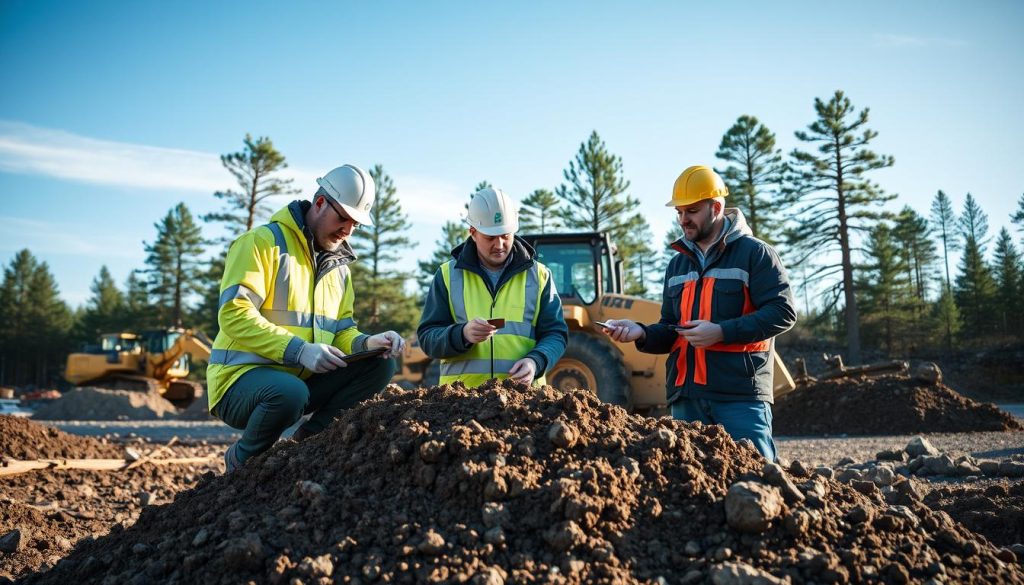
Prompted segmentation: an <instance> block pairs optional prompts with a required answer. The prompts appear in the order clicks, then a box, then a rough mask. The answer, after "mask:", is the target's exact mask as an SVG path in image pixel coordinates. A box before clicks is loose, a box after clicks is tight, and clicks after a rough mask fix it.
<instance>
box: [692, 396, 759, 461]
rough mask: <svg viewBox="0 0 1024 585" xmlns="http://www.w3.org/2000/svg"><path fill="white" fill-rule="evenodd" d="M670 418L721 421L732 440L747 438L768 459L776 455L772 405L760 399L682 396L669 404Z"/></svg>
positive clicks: (707, 421)
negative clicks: (708, 398)
mask: <svg viewBox="0 0 1024 585" xmlns="http://www.w3.org/2000/svg"><path fill="white" fill-rule="evenodd" d="M672 418H674V419H677V420H685V421H687V422H696V421H700V422H702V423H704V424H706V425H722V426H723V427H725V432H727V433H729V436H730V437H732V438H733V440H734V441H739V440H740V439H750V440H751V441H752V442H753V443H754V446H755V447H757V450H758V451H760V452H761V454H762V455H764V457H765V459H767V460H768V461H775V460H776V458H777V456H778V452H777V451H776V450H775V441H773V440H772V405H771V404H768V403H767V402H764V401H763V400H741V401H737V402H731V401H727V400H705V399H703V398H681V399H679V401H677V402H674V403H673V404H672Z"/></svg>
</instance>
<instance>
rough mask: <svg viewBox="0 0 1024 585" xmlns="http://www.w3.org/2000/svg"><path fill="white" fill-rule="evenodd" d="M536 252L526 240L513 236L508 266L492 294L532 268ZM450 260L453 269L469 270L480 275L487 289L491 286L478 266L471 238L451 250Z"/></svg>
mask: <svg viewBox="0 0 1024 585" xmlns="http://www.w3.org/2000/svg"><path fill="white" fill-rule="evenodd" d="M536 254H537V252H536V250H534V249H533V246H531V245H530V244H527V243H526V240H524V239H522V238H520V237H519V236H514V239H513V240H512V251H511V252H510V253H509V260H508V264H506V265H505V269H504V270H503V271H502V273H501V277H500V278H499V279H498V285H497V286H496V287H495V290H492V291H491V292H492V293H495V292H497V289H500V288H501V287H502V285H503V284H505V282H507V281H508V280H510V279H511V278H512V277H513V276H515V275H516V274H519V273H520V272H523V271H524V270H527V269H529V268H530V267H531V266H533V264H534V262H535V260H534V258H535V257H536ZM452 258H454V259H455V267H456V268H459V269H461V270H469V271H470V272H473V273H475V274H478V275H480V277H481V278H483V280H484V282H485V283H486V284H487V287H488V288H490V286H491V279H490V278H487V275H486V274H485V273H484V267H483V266H482V265H481V264H480V256H479V254H478V252H477V248H476V242H474V241H473V238H466V241H465V242H463V243H461V244H459V245H458V246H455V248H454V249H452Z"/></svg>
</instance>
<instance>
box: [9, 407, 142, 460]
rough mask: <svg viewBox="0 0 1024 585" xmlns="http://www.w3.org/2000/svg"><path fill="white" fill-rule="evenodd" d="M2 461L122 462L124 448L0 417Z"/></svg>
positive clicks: (25, 420) (13, 418)
mask: <svg viewBox="0 0 1024 585" xmlns="http://www.w3.org/2000/svg"><path fill="white" fill-rule="evenodd" d="M0 437H2V440H0V458H2V457H10V458H12V459H56V458H65V459H119V458H122V457H123V456H124V450H123V449H122V448H121V447H118V446H115V445H110V444H108V443H105V442H103V441H101V440H98V439H92V438H88V437H76V436H74V435H69V434H67V433H65V432H63V431H59V430H57V429H55V428H53V427H48V426H46V425H42V424H39V423H37V422H32V421H30V420H28V419H24V418H19V417H14V416H6V415H0Z"/></svg>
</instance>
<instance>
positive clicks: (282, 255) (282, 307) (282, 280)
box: [265, 222, 291, 311]
mask: <svg viewBox="0 0 1024 585" xmlns="http://www.w3.org/2000/svg"><path fill="white" fill-rule="evenodd" d="M265 227H267V228H268V229H270V231H271V233H273V234H274V245H275V246H277V250H278V252H277V254H278V257H277V278H276V279H275V280H274V302H273V304H272V305H271V308H272V309H274V310H275V311H287V310H288V292H289V289H290V288H291V286H290V285H291V262H290V261H289V258H288V256H289V254H288V241H287V240H285V238H284V232H283V231H281V226H280V225H278V224H277V223H274V222H271V223H268V224H267V225H266V226H265Z"/></svg>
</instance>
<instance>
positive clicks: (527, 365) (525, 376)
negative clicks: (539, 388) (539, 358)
mask: <svg viewBox="0 0 1024 585" xmlns="http://www.w3.org/2000/svg"><path fill="white" fill-rule="evenodd" d="M508 377H509V378H512V379H513V380H515V381H516V382H520V383H522V384H532V383H533V379H534V378H536V377H537V362H535V361H533V358H528V357H525V358H523V359H521V360H519V361H517V362H516V363H514V364H512V369H511V370H509V371H508Z"/></svg>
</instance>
